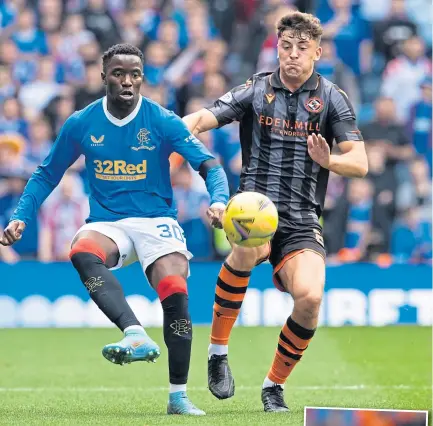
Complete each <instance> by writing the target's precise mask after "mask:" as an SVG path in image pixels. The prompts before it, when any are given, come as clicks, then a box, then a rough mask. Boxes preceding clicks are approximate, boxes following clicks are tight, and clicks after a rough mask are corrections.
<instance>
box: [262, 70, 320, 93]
mask: <svg viewBox="0 0 433 426" xmlns="http://www.w3.org/2000/svg"><path fill="white" fill-rule="evenodd" d="M270 82H271V85H272V87H274V88H275V89H284V90H287V91H290V90H289V89H288V88H287V87H286V86H284V84H283V83H282V81H281V79H280V68H277V69H276V70H275V71H274V72H273V73H272V74H271V78H270ZM318 83H319V75H318V74H317V72H316V71H313V74H311V77H310V78H309V79H308V80H307V81H306V82H305V83H304V84H303V85H302V86H301V87H300V88H299V89H298V90H297V92H302V91H303V90H316V89H317V85H318Z"/></svg>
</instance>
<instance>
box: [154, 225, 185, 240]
mask: <svg viewBox="0 0 433 426" xmlns="http://www.w3.org/2000/svg"><path fill="white" fill-rule="evenodd" d="M157 228H159V229H161V233H160V234H159V236H160V237H162V238H175V239H176V240H178V241H180V242H181V243H184V242H185V234H184V233H183V231H182V229H181V228H180V227H179V226H177V225H167V224H165V223H164V224H162V225H158V226H157Z"/></svg>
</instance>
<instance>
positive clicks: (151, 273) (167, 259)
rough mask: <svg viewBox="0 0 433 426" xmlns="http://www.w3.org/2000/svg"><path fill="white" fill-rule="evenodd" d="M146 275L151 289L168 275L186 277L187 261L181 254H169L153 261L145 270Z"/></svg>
mask: <svg viewBox="0 0 433 426" xmlns="http://www.w3.org/2000/svg"><path fill="white" fill-rule="evenodd" d="M146 275H147V277H148V279H149V281H150V283H151V285H152V287H153V288H155V289H156V287H157V286H158V283H159V282H160V281H161V280H162V279H163V278H165V277H167V276H170V275H175V276H181V277H183V278H184V279H186V278H187V277H188V259H187V258H186V257H185V256H184V255H183V254H182V253H177V252H175V253H170V254H167V255H165V256H162V257H160V258H159V259H157V260H155V262H153V263H152V265H150V266H149V267H148V268H147V270H146Z"/></svg>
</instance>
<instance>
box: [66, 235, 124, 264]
mask: <svg viewBox="0 0 433 426" xmlns="http://www.w3.org/2000/svg"><path fill="white" fill-rule="evenodd" d="M80 241H81V242H80ZM83 241H87V242H91V244H90V245H91V246H92V247H90V245H89V244H83ZM89 250H90V251H89ZM77 251H82V252H86V251H88V252H91V253H93V254H95V255H97V256H98V257H100V258H101V259H102V258H103V260H104V263H105V264H106V265H107V267H108V268H112V267H114V266H116V265H117V263H118V261H119V257H120V254H119V249H118V247H117V245H116V243H115V242H114V241H113V240H112V239H111V238H108V237H107V236H106V235H103V234H101V233H100V232H97V231H82V232H80V233H79V234H77V236H76V237H75V238H74V240H73V241H72V243H71V251H70V252H69V257H72V255H73V253H74V252H77ZM95 251H96V253H95Z"/></svg>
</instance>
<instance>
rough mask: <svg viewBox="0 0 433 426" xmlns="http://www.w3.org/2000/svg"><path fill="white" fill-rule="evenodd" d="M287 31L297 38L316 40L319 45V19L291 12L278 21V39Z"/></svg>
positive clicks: (321, 31)
mask: <svg viewBox="0 0 433 426" xmlns="http://www.w3.org/2000/svg"><path fill="white" fill-rule="evenodd" d="M287 30H291V31H293V32H294V33H295V37H297V38H300V39H311V40H316V41H317V42H318V43H320V39H321V37H322V34H323V28H322V25H321V24H320V20H319V18H316V17H315V16H313V15H311V14H310V13H302V12H292V13H289V14H288V15H285V16H283V17H282V18H281V19H279V20H278V22H277V36H278V38H280V37H281V35H282V34H283V32H284V31H287Z"/></svg>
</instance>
